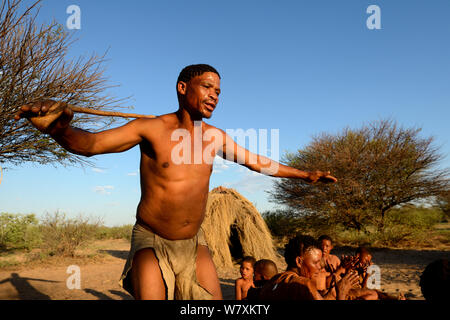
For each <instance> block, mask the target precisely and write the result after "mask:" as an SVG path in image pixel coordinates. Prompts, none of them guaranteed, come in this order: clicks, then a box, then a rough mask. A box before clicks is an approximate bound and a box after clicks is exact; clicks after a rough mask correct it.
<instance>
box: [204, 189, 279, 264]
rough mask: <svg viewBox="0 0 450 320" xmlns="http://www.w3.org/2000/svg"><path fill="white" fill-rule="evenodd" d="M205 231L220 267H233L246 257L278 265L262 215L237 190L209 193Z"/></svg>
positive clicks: (220, 190) (213, 255)
mask: <svg viewBox="0 0 450 320" xmlns="http://www.w3.org/2000/svg"><path fill="white" fill-rule="evenodd" d="M202 228H203V230H204V231H205V237H206V241H207V242H208V246H209V249H210V251H211V254H212V258H213V261H214V263H215V265H216V267H233V260H234V262H237V261H239V259H240V258H242V257H244V256H252V257H254V258H255V259H256V260H259V259H271V260H273V261H274V262H277V261H278V256H277V253H276V250H275V247H274V244H273V241H272V237H271V234H270V231H269V229H268V228H267V225H266V223H265V222H264V219H263V218H262V217H261V214H260V213H259V212H258V210H257V209H256V208H255V206H254V205H253V204H252V203H251V202H250V201H249V200H247V199H246V198H244V197H243V196H242V195H241V194H239V193H238V192H237V191H236V190H234V189H227V188H224V187H218V188H215V189H213V190H211V191H210V192H209V196H208V202H207V205H206V216H205V220H204V221H203V224H202Z"/></svg>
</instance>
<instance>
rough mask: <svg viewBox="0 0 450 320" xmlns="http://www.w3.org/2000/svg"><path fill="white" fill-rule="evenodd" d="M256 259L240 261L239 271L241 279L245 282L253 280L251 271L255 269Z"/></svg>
mask: <svg viewBox="0 0 450 320" xmlns="http://www.w3.org/2000/svg"><path fill="white" fill-rule="evenodd" d="M255 262H256V259H255V258H253V257H244V259H242V261H241V267H240V268H239V271H240V273H241V276H242V278H244V279H246V280H250V279H253V270H254V267H255Z"/></svg>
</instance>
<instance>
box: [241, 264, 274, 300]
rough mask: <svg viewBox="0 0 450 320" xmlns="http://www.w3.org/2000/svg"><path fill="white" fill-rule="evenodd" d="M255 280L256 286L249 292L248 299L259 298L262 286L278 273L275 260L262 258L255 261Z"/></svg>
mask: <svg viewBox="0 0 450 320" xmlns="http://www.w3.org/2000/svg"><path fill="white" fill-rule="evenodd" d="M254 269H255V271H254V276H253V282H254V287H253V288H250V289H249V290H248V292H247V299H248V300H258V294H259V291H260V290H261V288H262V287H263V286H264V285H265V284H266V283H267V282H268V281H269V280H270V279H271V278H272V277H273V276H275V275H276V274H277V273H278V268H277V265H276V264H275V262H273V261H272V260H269V259H261V260H258V261H257V262H256V263H255V266H254Z"/></svg>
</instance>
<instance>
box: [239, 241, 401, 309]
mask: <svg viewBox="0 0 450 320" xmlns="http://www.w3.org/2000/svg"><path fill="white" fill-rule="evenodd" d="M332 249H333V242H332V240H331V238H330V237H329V236H326V235H323V236H321V237H319V239H317V240H316V239H314V238H313V237H311V236H307V235H297V236H295V237H294V238H292V239H290V240H289V242H288V243H287V244H286V246H285V250H284V258H285V261H286V264H287V269H286V271H285V272H282V273H279V272H278V269H277V266H276V264H275V262H273V261H272V260H269V259H262V260H259V261H256V259H255V258H253V257H245V258H244V259H243V260H242V262H241V266H240V273H241V278H239V279H237V280H236V283H235V290H236V300H244V299H245V300H249V301H264V300H397V299H401V300H404V299H405V298H404V297H403V295H400V296H399V297H393V296H390V295H387V294H385V293H383V292H381V291H379V290H375V289H369V288H368V287H367V280H368V277H369V274H368V273H367V268H368V267H369V266H370V265H371V264H372V255H371V254H370V252H369V251H368V250H367V249H366V248H364V247H359V248H358V249H357V250H356V252H355V254H354V255H351V256H342V257H341V259H339V258H338V257H337V256H335V255H333V254H331V253H330V252H331V250H332Z"/></svg>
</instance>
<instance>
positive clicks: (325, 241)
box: [318, 235, 333, 255]
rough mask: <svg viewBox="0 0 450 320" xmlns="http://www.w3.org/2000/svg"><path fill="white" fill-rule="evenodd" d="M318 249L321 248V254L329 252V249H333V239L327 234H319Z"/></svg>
mask: <svg viewBox="0 0 450 320" xmlns="http://www.w3.org/2000/svg"><path fill="white" fill-rule="evenodd" d="M318 241H319V245H320V249H322V254H323V255H328V254H330V252H331V250H333V241H332V240H331V238H330V237H329V236H327V235H321V236H320V237H319V239H318Z"/></svg>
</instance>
